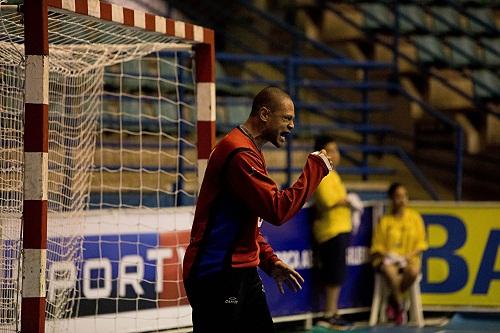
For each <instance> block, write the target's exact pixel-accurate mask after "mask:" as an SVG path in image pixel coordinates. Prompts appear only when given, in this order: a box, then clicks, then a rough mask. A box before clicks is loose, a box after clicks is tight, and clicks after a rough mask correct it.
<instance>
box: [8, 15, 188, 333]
mask: <svg viewBox="0 0 500 333" xmlns="http://www.w3.org/2000/svg"><path fill="white" fill-rule="evenodd" d="M23 43H24V36H23V25H22V17H21V15H20V14H18V13H15V12H0V126H1V130H0V133H1V134H0V140H1V148H0V332H15V331H16V330H18V328H19V327H18V326H19V313H20V309H19V304H20V294H19V292H20V290H21V286H20V281H19V276H20V275H19V258H20V249H21V248H22V245H21V239H22V236H21V233H22V231H21V216H22V206H23V201H22V200H23V192H22V190H23V113H24V56H23V54H24V47H23ZM49 44H50V57H49V64H50V74H49V90H50V92H49V188H48V191H49V193H48V203H49V219H48V243H47V257H48V258H47V260H48V263H47V266H48V269H47V298H46V300H47V306H46V318H47V329H48V330H47V331H53V332H62V331H68V330H69V331H75V332H78V331H82V332H90V331H95V332H103V331H106V332H119V331H128V332H130V331H144V330H159V329H163V328H172V327H179V326H185V325H188V324H189V312H188V310H187V306H186V304H187V302H186V298H185V296H184V293H183V290H182V286H181V282H180V281H181V272H180V269H181V266H180V263H181V260H182V256H183V248H184V245H185V243H186V242H187V231H183V230H188V229H189V223H190V220H191V218H192V207H191V206H186V207H185V208H179V206H185V205H190V204H192V203H193V202H194V198H195V194H196V193H195V189H196V188H197V183H196V182H197V180H196V150H195V142H196V137H195V132H196V131H195V126H196V124H195V119H196V112H195V106H194V101H195V98H194V94H195V92H194V87H195V84H194V74H193V66H194V65H193V55H192V54H191V51H190V47H189V45H186V44H180V43H179V42H178V41H176V40H173V39H172V38H168V37H166V36H164V35H160V34H154V33H147V32H144V31H141V30H138V29H128V28H126V27H122V26H119V25H115V24H111V23H103V22H100V21H98V20H94V19H87V18H85V17H83V16H77V15H68V14H64V13H62V12H57V11H53V12H49ZM82 259H83V260H82ZM22 315H26V314H22Z"/></svg>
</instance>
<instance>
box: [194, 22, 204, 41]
mask: <svg viewBox="0 0 500 333" xmlns="http://www.w3.org/2000/svg"><path fill="white" fill-rule="evenodd" d="M193 35H194V36H193V38H194V40H195V41H196V42H203V36H204V33H203V27H200V26H199V25H195V26H193Z"/></svg>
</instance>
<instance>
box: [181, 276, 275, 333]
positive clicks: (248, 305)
mask: <svg viewBox="0 0 500 333" xmlns="http://www.w3.org/2000/svg"><path fill="white" fill-rule="evenodd" d="M185 287H186V292H187V295H188V298H189V302H190V303H191V307H192V308H193V329H194V331H193V333H250V332H251V333H272V332H274V325H273V320H272V318H271V314H270V312H269V308H268V306H267V301H266V295H265V293H264V286H263V285H262V281H261V279H260V277H259V274H258V273H257V268H231V269H230V270H228V271H227V272H224V273H218V274H216V275H213V276H210V277H207V278H202V279H197V280H189V281H186V284H185Z"/></svg>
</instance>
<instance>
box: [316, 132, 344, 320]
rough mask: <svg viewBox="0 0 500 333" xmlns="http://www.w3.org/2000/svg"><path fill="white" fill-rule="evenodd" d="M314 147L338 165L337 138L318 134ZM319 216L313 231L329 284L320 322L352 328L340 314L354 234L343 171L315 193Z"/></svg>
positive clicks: (321, 185) (335, 173) (323, 270)
mask: <svg viewBox="0 0 500 333" xmlns="http://www.w3.org/2000/svg"><path fill="white" fill-rule="evenodd" d="M315 141H316V142H315V144H314V149H319V150H321V149H325V150H326V151H327V154H328V155H329V156H330V158H331V159H332V161H333V163H334V165H338V164H339V162H340V153H339V150H338V147H337V143H336V142H335V140H334V139H333V138H332V137H330V136H326V135H322V136H318V137H317V138H316V140H315ZM314 201H315V205H316V219H315V221H314V224H313V234H314V238H315V240H316V243H317V244H318V247H317V251H318V257H319V260H320V273H321V277H322V279H323V280H324V282H325V284H326V304H325V311H324V317H323V318H321V319H320V320H319V321H318V322H317V325H319V326H324V327H328V328H336V329H342V328H348V327H349V326H351V323H349V322H347V321H345V320H343V319H342V318H341V317H340V316H339V315H338V314H337V302H338V299H339V294H340V288H341V286H342V283H343V282H344V279H345V276H346V270H347V267H346V259H345V258H346V249H347V247H348V245H349V241H350V237H351V230H352V226H351V212H350V204H349V201H348V199H347V193H346V189H345V186H344V184H343V183H342V180H341V179H340V176H339V174H338V173H337V172H336V171H335V170H332V171H330V173H329V174H328V175H327V176H326V177H325V178H323V180H322V181H321V183H320V184H319V186H318V188H317V189H316V192H315V193H314Z"/></svg>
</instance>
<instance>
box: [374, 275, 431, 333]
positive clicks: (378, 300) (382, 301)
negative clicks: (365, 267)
mask: <svg viewBox="0 0 500 333" xmlns="http://www.w3.org/2000/svg"><path fill="white" fill-rule="evenodd" d="M421 280H422V274H419V275H418V277H417V279H416V280H415V282H414V283H413V284H412V285H411V287H410V289H409V293H410V299H409V301H410V320H409V324H414V325H416V326H417V327H423V326H424V314H423V310H422V299H421V297H420V281H421ZM388 296H389V288H387V283H386V281H385V278H384V277H383V276H382V274H381V273H375V283H374V286H373V299H372V308H371V312H370V322H369V324H370V326H375V325H377V322H380V323H384V322H386V321H387V318H386V315H385V308H386V306H387V298H388Z"/></svg>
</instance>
